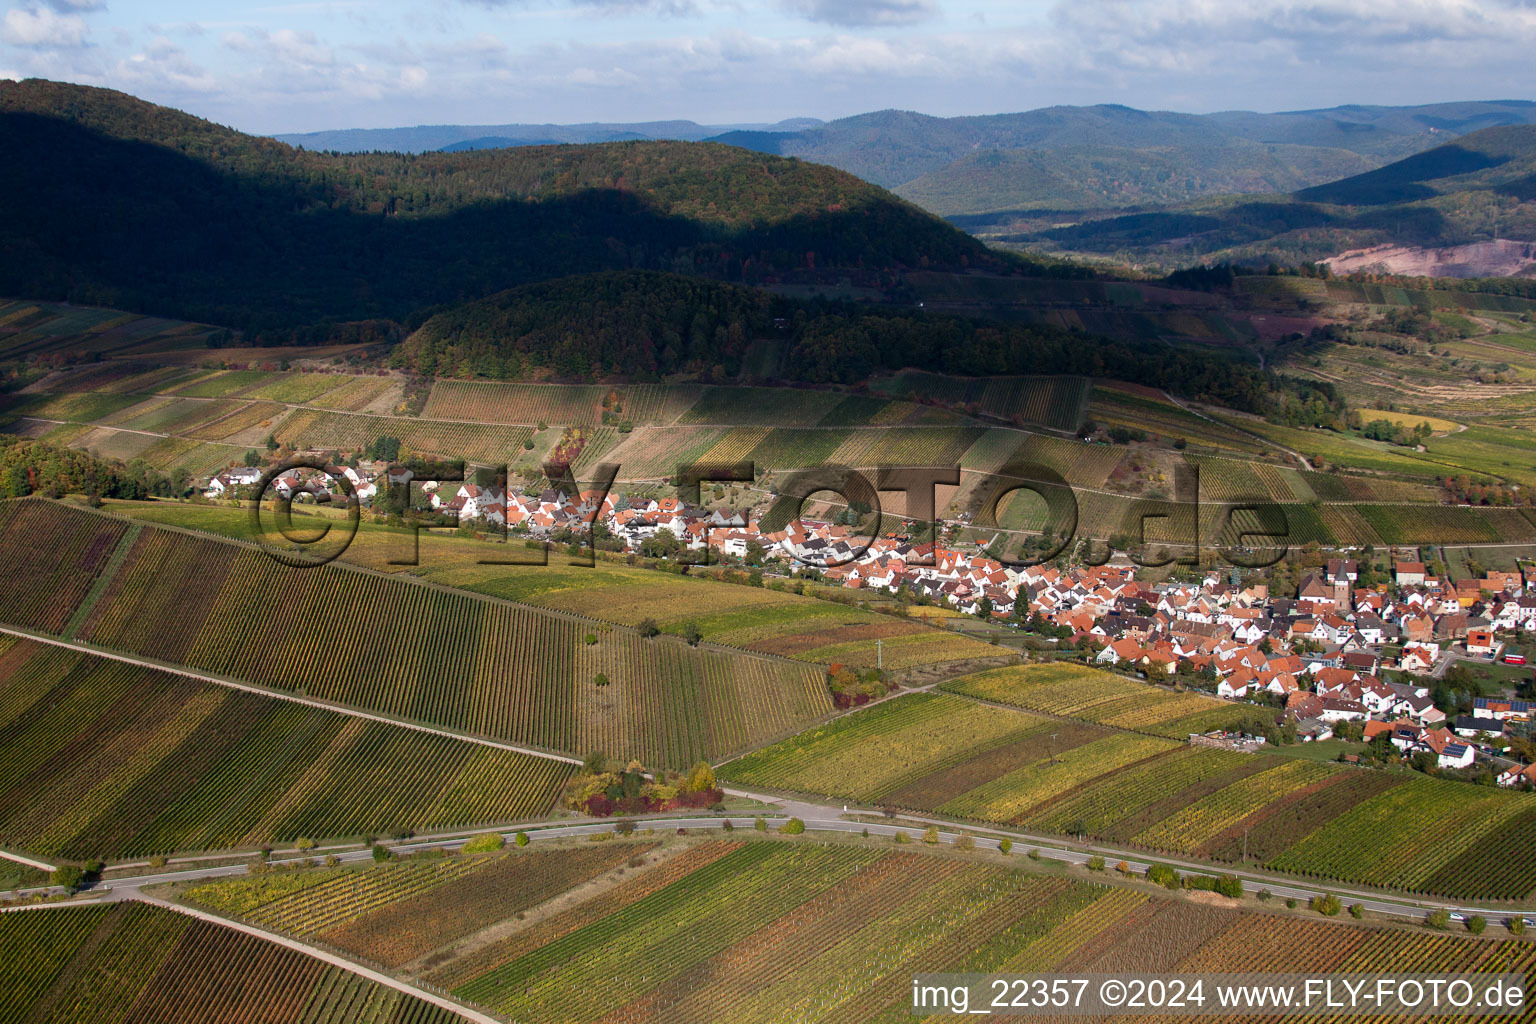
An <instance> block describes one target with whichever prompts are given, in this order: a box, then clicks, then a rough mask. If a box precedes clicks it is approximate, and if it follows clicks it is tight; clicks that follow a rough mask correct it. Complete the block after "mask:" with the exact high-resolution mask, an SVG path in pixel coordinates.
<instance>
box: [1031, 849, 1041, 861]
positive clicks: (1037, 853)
mask: <svg viewBox="0 0 1536 1024" xmlns="http://www.w3.org/2000/svg"><path fill="white" fill-rule="evenodd" d="M1028 857H1029V859H1030V860H1039V859H1040V851H1039V850H1037V849H1034V848H1033V847H1031V848H1030V851H1029V853H1028Z"/></svg>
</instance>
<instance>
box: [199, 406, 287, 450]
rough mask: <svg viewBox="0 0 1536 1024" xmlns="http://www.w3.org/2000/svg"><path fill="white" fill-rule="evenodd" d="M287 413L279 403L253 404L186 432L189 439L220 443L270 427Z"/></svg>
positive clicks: (285, 407)
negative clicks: (257, 429)
mask: <svg viewBox="0 0 1536 1024" xmlns="http://www.w3.org/2000/svg"><path fill="white" fill-rule="evenodd" d="M285 412H287V406H284V405H281V404H279V403H277V402H252V403H251V404H249V405H246V406H243V407H241V408H239V409H236V410H235V411H234V412H231V413H228V414H226V415H224V416H220V417H219V418H218V419H214V420H208V421H207V422H205V423H203V424H201V425H199V426H197V427H195V428H192V429H187V430H185V431H184V432H185V433H186V435H187V436H188V437H194V438H198V439H200V440H204V441H220V440H223V439H224V438H227V437H232V436H234V435H235V434H238V433H240V432H241V431H244V430H248V429H250V428H251V427H255V426H262V427H270V426H271V425H272V422H273V421H274V420H276V419H277V418H278V417H280V416H281V415H282V414H283V413H285Z"/></svg>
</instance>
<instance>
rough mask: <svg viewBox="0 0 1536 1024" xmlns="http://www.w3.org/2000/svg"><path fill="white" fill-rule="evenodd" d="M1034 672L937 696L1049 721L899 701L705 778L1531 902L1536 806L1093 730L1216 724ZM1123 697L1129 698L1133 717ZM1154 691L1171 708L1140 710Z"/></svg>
mask: <svg viewBox="0 0 1536 1024" xmlns="http://www.w3.org/2000/svg"><path fill="white" fill-rule="evenodd" d="M1043 667H1045V668H1050V669H1059V668H1062V667H1059V666H1043ZM1033 669H1034V666H1030V667H1029V668H1027V669H1000V670H996V671H992V672H986V673H981V674H979V675H977V676H972V677H968V678H966V679H961V680H957V681H953V682H950V683H946V684H943V688H944V689H945V690H950V691H953V692H954V693H957V694H958V693H965V694H970V695H973V696H975V697H977V698H980V699H985V700H992V701H1004V702H1008V703H1015V704H1021V705H1025V706H1028V707H1031V708H1033V709H1035V710H1036V711H1039V712H1043V713H1045V714H1050V715H1057V716H1063V717H1053V718H1042V717H1041V716H1040V715H1039V714H1029V713H1024V712H1012V711H1009V710H1007V709H1005V708H994V707H990V706H987V705H976V707H977V708H982V707H986V708H987V710H989V711H990V712H991V713H992V717H986V718H981V717H978V715H977V714H976V713H975V711H972V712H967V711H965V709H964V707H963V703H964V701H963V699H962V698H960V697H958V696H956V697H949V696H946V695H942V694H940V695H931V694H914V695H908V696H904V697H899V698H897V699H895V700H892V701H888V702H886V703H884V704H881V705H879V706H878V707H876V708H874V709H871V710H870V711H862V712H858V713H855V714H853V715H850V716H848V717H846V718H843V719H839V720H838V721H836V722H834V723H832V724H830V725H826V726H820V727H817V728H814V729H811V730H808V731H806V732H804V733H802V734H800V735H799V736H796V737H793V738H791V739H788V740H784V741H781V742H779V743H777V744H774V745H773V746H771V747H768V748H765V749H764V750H761V751H758V752H755V753H753V754H750V755H748V756H746V757H743V758H741V759H739V760H737V761H733V762H730V763H728V764H726V765H724V766H722V767H721V768H720V770H719V776H720V777H721V778H723V779H726V780H729V781H731V782H735V783H738V784H741V785H746V786H752V785H756V786H764V787H769V788H773V789H781V790H793V791H799V792H806V793H812V794H816V795H818V796H822V797H830V798H833V799H836V800H849V801H859V802H860V803H863V804H865V805H866V806H890V807H897V808H902V809H906V810H911V811H918V812H926V813H937V814H941V815H945V816H948V817H951V818H955V819H961V820H965V819H969V820H975V821H983V822H989V823H995V824H1003V825H1016V826H1019V827H1022V828H1024V829H1028V830H1031V831H1037V832H1038V831H1046V832H1054V833H1058V834H1066V835H1080V836H1088V837H1093V838H1097V839H1101V840H1104V841H1107V842H1113V843H1117V844H1125V845H1132V846H1140V847H1143V848H1146V849H1151V850H1156V851H1160V852H1165V853H1171V854H1178V855H1181V856H1198V857H1205V858H1209V859H1212V860H1217V861H1236V860H1238V859H1239V858H1240V856H1241V852H1242V840H1243V837H1244V836H1245V835H1247V836H1248V838H1249V840H1250V842H1249V848H1250V853H1251V855H1252V856H1251V858H1250V861H1251V862H1253V863H1262V864H1266V865H1267V866H1269V867H1272V868H1275V869H1278V870H1282V871H1289V872H1292V873H1296V874H1301V875H1307V876H1312V877H1317V878H1328V879H1335V880H1339V881H1346V882H1352V883H1363V884H1370V885H1380V886H1386V887H1391V888H1399V889H1409V890H1412V891H1415V892H1422V893H1427V894H1432V895H1437V896H1444V897H1451V898H1458V899H1522V898H1525V897H1527V896H1528V895H1529V894H1530V893H1531V892H1532V891H1533V890H1536V798H1533V797H1531V796H1529V795H1527V794H1521V793H1512V792H1509V791H1505V790H1474V791H1469V789H1468V787H1467V786H1466V785H1465V784H1464V783H1460V782H1455V781H1450V780H1442V779H1430V778H1424V777H1422V776H1419V777H1416V776H1409V775H1402V774H1388V773H1385V772H1382V771H1378V770H1375V769H1365V768H1349V767H1346V766H1343V765H1338V764H1331V763H1321V762H1317V761H1311V760H1306V759H1299V758H1292V757H1286V756H1282V755H1279V754H1266V755H1258V754H1240V753H1235V752H1232V751H1225V750H1215V749H1210V748H1197V747H1190V746H1188V745H1186V744H1183V743H1179V742H1177V741H1176V740H1174V739H1168V738H1163V737H1161V736H1157V735H1146V734H1142V733H1136V732H1127V731H1124V730H1123V729H1117V728H1111V727H1110V726H1108V725H1107V724H1104V723H1106V722H1109V721H1125V720H1126V718H1127V716H1129V717H1130V720H1131V721H1132V722H1134V723H1137V724H1139V725H1146V724H1148V723H1150V724H1151V725H1152V727H1153V728H1154V729H1162V730H1163V731H1164V732H1166V733H1169V734H1173V733H1176V732H1179V731H1181V730H1184V729H1186V728H1188V726H1189V723H1198V724H1199V725H1200V726H1203V727H1205V728H1211V727H1214V726H1215V724H1216V721H1215V719H1213V718H1211V717H1209V713H1208V712H1195V713H1194V714H1191V713H1189V712H1188V709H1187V707H1185V706H1182V705H1180V704H1176V703H1172V702H1178V701H1182V700H1183V699H1184V697H1188V696H1190V695H1175V694H1160V693H1159V691H1155V690H1152V689H1151V688H1150V687H1146V686H1141V685H1139V684H1135V683H1129V682H1122V681H1120V680H1116V679H1114V677H1110V676H1106V675H1105V674H1103V673H1096V672H1092V670H1083V669H1081V668H1079V669H1078V670H1077V672H1078V673H1085V674H1083V675H1081V676H1079V675H1077V674H1076V673H1071V672H1057V673H1056V674H1054V675H1053V674H1051V673H1040V674H1036V675H1033V676H1031V675H1029V672H1030V671H1032V670H1033ZM1094 676H1098V677H1100V679H1094V678H1093V677H1094ZM1020 679H1022V680H1023V682H1019V680H1020ZM1100 680H1107V682H1101V681H1100ZM1112 684H1113V685H1112ZM1122 688H1134V689H1135V690H1139V691H1143V693H1141V694H1140V697H1141V703H1142V704H1144V705H1145V709H1144V710H1145V715H1146V718H1145V719H1143V718H1141V717H1137V715H1138V712H1139V711H1141V710H1143V709H1142V708H1140V707H1139V706H1138V702H1137V701H1135V700H1132V699H1130V698H1131V697H1132V696H1133V694H1134V691H1132V692H1125V690H1123V689H1122ZM1153 693H1159V695H1160V696H1165V697H1167V698H1168V701H1169V703H1166V704H1165V703H1164V702H1162V701H1159V700H1156V699H1153V700H1152V701H1151V702H1150V703H1149V702H1147V695H1148V694H1153ZM1195 699H1198V700H1202V701H1204V702H1205V703H1206V704H1210V703H1212V702H1210V701H1208V700H1204V698H1195ZM940 700H950V701H962V704H946V705H937V704H935V703H934V702H935V701H940ZM1249 710H1250V711H1251V710H1252V709H1249ZM1009 715H1014V716H1016V722H1015V724H1012V725H1010V724H1009V723H1008V722H1007V716H1009ZM1158 715H1176V716H1177V717H1169V718H1164V719H1159V718H1158V717H1157V716H1158ZM997 716H1000V717H997ZM1065 716H1077V718H1076V719H1074V718H1072V717H1065ZM1090 719H1096V721H1090ZM1228 724H1230V722H1229V723H1228ZM1188 731H1194V729H1193V728H1188ZM1424 815H1428V817H1425V816H1424Z"/></svg>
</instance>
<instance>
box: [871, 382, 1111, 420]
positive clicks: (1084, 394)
mask: <svg viewBox="0 0 1536 1024" xmlns="http://www.w3.org/2000/svg"><path fill="white" fill-rule="evenodd" d="M870 390H872V391H874V392H876V393H879V394H885V395H889V396H891V397H892V398H910V399H912V400H914V401H918V400H922V401H928V402H934V403H937V404H940V405H946V406H951V407H955V408H963V409H965V410H966V411H974V412H980V413H985V414H987V415H989V416H995V417H999V418H1001V419H1005V420H1016V421H1018V422H1023V423H1035V424H1039V425H1040V426H1045V427H1051V428H1052V429H1055V430H1069V431H1071V430H1077V429H1078V428H1079V427H1080V426H1081V425H1082V422H1083V417H1084V415H1085V413H1086V411H1087V408H1088V396H1089V392H1090V390H1091V385H1090V382H1089V380H1088V378H1086V377H944V376H940V375H939V374H935V373H923V372H920V371H915V370H909V371H906V372H903V373H900V374H897V375H896V376H894V377H889V378H885V379H882V380H874V381H871V382H870Z"/></svg>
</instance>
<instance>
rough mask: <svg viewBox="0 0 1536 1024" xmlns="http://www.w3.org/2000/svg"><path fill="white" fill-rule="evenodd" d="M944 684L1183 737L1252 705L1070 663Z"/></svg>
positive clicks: (1050, 711) (1238, 716)
mask: <svg viewBox="0 0 1536 1024" xmlns="http://www.w3.org/2000/svg"><path fill="white" fill-rule="evenodd" d="M942 688H943V689H945V690H948V691H950V692H952V693H960V694H964V695H966V696H968V697H976V698H978V699H981V700H988V701H996V702H998V703H1001V704H1011V705H1013V706H1014V707H1020V708H1024V709H1026V710H1029V711H1038V712H1041V713H1043V714H1047V715H1060V716H1062V717H1064V718H1080V719H1082V720H1083V721H1086V722H1096V723H1098V724H1100V725H1110V726H1114V727H1115V728H1117V729H1130V730H1134V731H1136V732H1146V733H1152V734H1154V735H1157V736H1168V737H1170V738H1172V739H1184V738H1185V737H1187V736H1188V735H1189V734H1190V733H1192V732H1209V731H1210V730H1211V729H1217V728H1221V727H1222V726H1223V725H1231V724H1234V723H1236V722H1239V721H1242V720H1243V719H1245V718H1249V717H1252V716H1253V714H1254V711H1255V709H1254V708H1253V706H1252V705H1248V704H1235V703H1232V702H1230V701H1224V700H1217V699H1213V698H1211V697H1204V696H1201V695H1200V694H1196V693H1174V692H1172V691H1169V690H1162V689H1159V688H1157V687H1155V686H1151V685H1148V684H1146V683H1137V682H1132V681H1131V680H1128V679H1125V678H1122V677H1121V676H1117V675H1114V674H1113V673H1110V672H1104V671H1100V670H1099V669H1095V668H1088V667H1086V666H1083V665H1072V664H1068V663H1064V662H1063V663H1056V664H1050V663H1047V664H1039V665H1023V666H1019V667H1017V668H1001V669H995V670H993V671H990V672H981V673H978V674H976V675H969V676H965V677H963V678H960V679H955V680H951V681H950V682H947V683H944V684H943V685H942Z"/></svg>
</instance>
